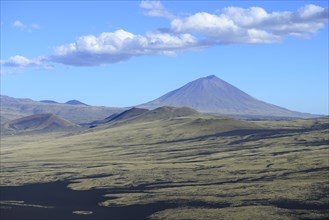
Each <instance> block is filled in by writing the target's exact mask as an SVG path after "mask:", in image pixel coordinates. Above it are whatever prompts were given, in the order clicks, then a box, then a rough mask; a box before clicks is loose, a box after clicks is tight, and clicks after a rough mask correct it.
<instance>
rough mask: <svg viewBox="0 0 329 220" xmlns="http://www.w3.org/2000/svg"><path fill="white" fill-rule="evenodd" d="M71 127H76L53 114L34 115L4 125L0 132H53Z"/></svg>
mask: <svg viewBox="0 0 329 220" xmlns="http://www.w3.org/2000/svg"><path fill="white" fill-rule="evenodd" d="M73 127H78V125H76V124H74V123H72V122H70V121H68V120H65V119H63V118H60V117H58V116H56V115H54V114H36V115H30V116H26V117H23V118H19V119H15V120H12V121H9V122H7V123H5V124H4V125H3V126H2V129H1V130H2V131H1V132H2V133H8V132H9V131H14V132H25V131H55V130H61V129H66V128H73Z"/></svg>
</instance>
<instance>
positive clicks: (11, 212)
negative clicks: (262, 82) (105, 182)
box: [0, 182, 177, 220]
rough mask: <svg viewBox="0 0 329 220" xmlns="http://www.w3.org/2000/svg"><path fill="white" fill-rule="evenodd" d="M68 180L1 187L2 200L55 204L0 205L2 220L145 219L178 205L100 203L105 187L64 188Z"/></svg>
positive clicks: (105, 192) (0, 195) (103, 198)
mask: <svg viewBox="0 0 329 220" xmlns="http://www.w3.org/2000/svg"><path fill="white" fill-rule="evenodd" d="M68 184H69V183H68V182H54V183H40V184H30V185H25V186H2V187H0V200H1V201H13V200H14V201H25V204H33V205H42V206H53V207H54V208H37V207H30V206H25V207H24V206H16V205H3V206H11V208H9V209H7V208H2V209H0V213H1V215H0V217H1V218H0V219H1V220H12V219H16V220H27V219H31V220H32V219H33V220H38V219H40V220H41V219H42V220H48V219H54V220H62V219H63V220H64V219H69V220H75V219H94V220H102V219H113V220H119V219H147V216H149V215H151V214H153V213H155V212H157V211H160V210H164V209H167V208H172V207H175V206H177V205H175V204H170V203H155V204H148V205H132V206H125V207H101V206H98V203H99V202H102V201H105V200H108V199H109V198H105V197H103V195H105V194H107V193H109V192H108V191H107V190H105V189H92V190H85V191H81V190H80V191H78V190H71V189H69V188H67V187H66V186H67V185H68ZM73 211H92V212H93V214H90V215H77V214H73V213H72V212H73Z"/></svg>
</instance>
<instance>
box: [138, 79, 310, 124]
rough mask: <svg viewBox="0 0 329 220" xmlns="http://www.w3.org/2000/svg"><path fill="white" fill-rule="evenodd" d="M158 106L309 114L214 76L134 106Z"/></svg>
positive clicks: (255, 113)
mask: <svg viewBox="0 0 329 220" xmlns="http://www.w3.org/2000/svg"><path fill="white" fill-rule="evenodd" d="M161 106H176V107H182V106H187V107H191V108H194V109H196V110H198V111H200V112H206V113H217V114H225V115H249V116H274V117H293V118H294V117H296V118H306V117H312V115H311V114H304V113H300V112H295V111H291V110H288V109H285V108H282V107H279V106H276V105H272V104H269V103H266V102H263V101H260V100H258V99H256V98H253V97H252V96H250V95H248V94H247V93H245V92H243V91H241V90H239V89H238V88H236V87H234V86H232V85H230V84H229V83H227V82H225V81H223V80H221V79H219V78H218V77H216V76H214V75H211V76H208V77H204V78H200V79H197V80H195V81H192V82H190V83H188V84H186V85H184V86H183V87H181V88H179V89H176V90H174V91H171V92H168V93H167V94H165V95H163V96H161V97H159V98H157V99H155V100H153V101H150V102H147V103H145V104H142V105H138V107H140V108H148V109H155V108H157V107H161Z"/></svg>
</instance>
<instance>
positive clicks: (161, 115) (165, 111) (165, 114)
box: [135, 106, 199, 121]
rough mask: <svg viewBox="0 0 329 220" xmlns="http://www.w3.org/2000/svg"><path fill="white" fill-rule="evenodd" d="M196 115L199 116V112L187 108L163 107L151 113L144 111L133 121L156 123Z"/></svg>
mask: <svg viewBox="0 0 329 220" xmlns="http://www.w3.org/2000/svg"><path fill="white" fill-rule="evenodd" d="M197 114H199V112H197V111H196V110H194V109H192V108H189V107H172V106H163V107H159V108H156V109H154V110H151V111H146V112H145V113H143V114H141V115H139V116H138V117H136V118H135V119H136V120H138V121H156V120H166V119H170V118H177V117H186V116H191V115H197Z"/></svg>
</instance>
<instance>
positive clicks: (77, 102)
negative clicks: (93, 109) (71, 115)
mask: <svg viewBox="0 0 329 220" xmlns="http://www.w3.org/2000/svg"><path fill="white" fill-rule="evenodd" d="M64 104H67V105H84V106H89V105H87V104H85V103H83V102H80V101H78V100H70V101H67V102H65V103H64Z"/></svg>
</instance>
